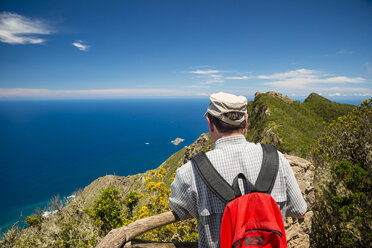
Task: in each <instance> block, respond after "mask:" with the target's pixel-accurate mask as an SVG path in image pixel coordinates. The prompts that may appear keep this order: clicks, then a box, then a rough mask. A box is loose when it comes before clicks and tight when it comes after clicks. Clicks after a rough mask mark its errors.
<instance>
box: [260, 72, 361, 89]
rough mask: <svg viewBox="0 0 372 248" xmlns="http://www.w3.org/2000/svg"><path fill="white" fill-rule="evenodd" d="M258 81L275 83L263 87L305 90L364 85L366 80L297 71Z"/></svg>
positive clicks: (273, 75)
mask: <svg viewBox="0 0 372 248" xmlns="http://www.w3.org/2000/svg"><path fill="white" fill-rule="evenodd" d="M258 78H259V79H270V80H275V81H269V82H265V83H264V84H265V85H271V86H275V87H281V88H291V89H306V88H308V87H310V86H313V87H314V85H320V84H323V85H324V84H347V83H365V82H366V79H365V78H362V77H353V78H352V77H345V76H333V75H330V74H326V73H323V72H321V71H316V70H308V69H298V70H294V71H288V72H284V73H275V74H272V75H260V76H258Z"/></svg>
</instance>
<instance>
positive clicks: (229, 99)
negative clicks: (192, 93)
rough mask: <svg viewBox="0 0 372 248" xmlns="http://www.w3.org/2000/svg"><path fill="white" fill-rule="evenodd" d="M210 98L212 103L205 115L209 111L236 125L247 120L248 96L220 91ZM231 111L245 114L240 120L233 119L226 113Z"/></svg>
mask: <svg viewBox="0 0 372 248" xmlns="http://www.w3.org/2000/svg"><path fill="white" fill-rule="evenodd" d="M209 99H210V104H209V106H208V109H207V112H206V113H205V115H204V116H206V115H207V114H208V113H209V114H211V115H213V116H214V117H216V118H218V119H220V120H221V121H223V122H226V123H228V124H230V125H234V126H239V125H240V124H241V123H242V122H243V121H244V120H245V115H246V114H247V98H245V97H244V96H236V95H233V94H229V93H224V92H219V93H214V94H212V95H211V96H210V98H209ZM229 112H238V113H242V114H244V115H243V117H242V118H241V119H239V120H231V119H229V118H228V117H226V116H225V115H224V114H226V113H229Z"/></svg>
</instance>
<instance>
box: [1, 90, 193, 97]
mask: <svg viewBox="0 0 372 248" xmlns="http://www.w3.org/2000/svg"><path fill="white" fill-rule="evenodd" d="M199 93H200V92H194V91H182V90H172V89H88V90H52V89H29V88H0V99H16V98H51V99H53V98H62V99H63V98H115V97H175V96H196V95H199Z"/></svg>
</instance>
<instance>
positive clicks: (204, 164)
mask: <svg viewBox="0 0 372 248" xmlns="http://www.w3.org/2000/svg"><path fill="white" fill-rule="evenodd" d="M191 161H192V162H193V164H194V166H195V168H196V170H197V172H198V173H199V175H200V177H201V178H202V180H203V181H204V183H205V184H206V185H207V186H208V188H209V189H210V190H211V191H212V192H213V193H215V194H216V195H217V196H218V198H220V199H221V201H223V202H224V203H226V204H227V203H228V202H230V201H232V200H234V199H235V197H236V196H235V192H234V189H233V188H232V187H231V186H230V184H229V183H228V182H226V180H225V179H224V178H223V177H222V176H221V175H220V173H218V171H217V170H216V169H215V168H214V166H213V165H212V163H211V162H210V161H209V159H208V157H207V155H205V153H204V152H200V153H198V154H196V155H195V156H193V157H192V158H191Z"/></svg>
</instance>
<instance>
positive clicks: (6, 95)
mask: <svg viewBox="0 0 372 248" xmlns="http://www.w3.org/2000/svg"><path fill="white" fill-rule="evenodd" d="M219 91H225V92H230V93H235V94H239V95H245V96H247V97H249V98H252V97H253V95H254V93H255V92H256V91H261V92H266V91H279V92H282V93H283V94H285V95H288V96H290V97H291V98H293V99H303V98H304V97H305V96H307V95H308V94H310V93H311V92H317V93H319V94H321V95H323V96H325V97H327V98H330V99H357V100H359V99H360V100H363V99H366V98H370V97H371V96H372V1H367V0H350V1H343V0H336V1H328V0H323V1H265V0H263V1H249V0H244V1H243V0H226V1H220V0H213V1H206V0H187V1H186V0H172V1H163V0H130V1H129V0H122V1H114V0H111V1H92V0H90V1H79V0H75V1H55V0H54V1H53V0H48V1H37V0H35V1H27V0H26V1H18V0H1V2H0V99H34V98H36V99H45V98H47V99H60V98H129V97H130V98H133V97H201V96H202V97H203V96H207V95H209V94H211V93H213V92H219Z"/></svg>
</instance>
